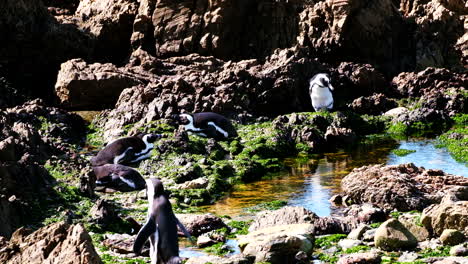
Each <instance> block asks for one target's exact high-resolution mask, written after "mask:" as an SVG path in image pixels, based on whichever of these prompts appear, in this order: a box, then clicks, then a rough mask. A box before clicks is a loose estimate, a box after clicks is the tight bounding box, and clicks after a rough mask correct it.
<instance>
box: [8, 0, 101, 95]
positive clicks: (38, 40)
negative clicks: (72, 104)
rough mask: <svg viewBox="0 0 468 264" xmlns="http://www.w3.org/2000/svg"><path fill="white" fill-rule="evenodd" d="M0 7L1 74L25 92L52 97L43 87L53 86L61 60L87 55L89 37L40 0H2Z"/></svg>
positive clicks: (50, 92) (85, 56) (89, 44)
mask: <svg viewBox="0 0 468 264" xmlns="http://www.w3.org/2000/svg"><path fill="white" fill-rule="evenodd" d="M0 10H1V11H0V17H1V19H0V35H2V42H1V43H0V61H1V62H2V67H1V68H2V69H5V70H4V71H5V73H6V75H3V74H1V75H3V77H6V78H7V79H8V80H9V81H10V82H11V83H12V84H13V86H14V87H17V88H19V89H20V91H21V93H23V94H25V95H31V94H32V95H35V96H40V97H42V98H48V97H50V96H52V91H51V90H48V89H45V88H43V87H51V85H53V83H54V82H55V78H56V76H57V68H58V66H59V65H60V63H62V62H64V61H66V60H68V59H71V58H80V57H81V58H88V55H89V54H90V52H91V49H92V42H91V41H90V39H89V37H88V36H87V35H86V34H85V33H83V32H81V31H79V30H78V29H77V28H76V27H74V26H72V25H70V24H60V23H58V22H57V21H56V20H55V19H54V18H53V17H52V16H51V15H50V14H49V13H48V12H47V9H46V8H45V6H44V4H43V3H42V1H31V0H26V1H16V0H5V1H2V2H1V3H0ZM2 71H3V70H2ZM30 87H35V88H34V89H30Z"/></svg>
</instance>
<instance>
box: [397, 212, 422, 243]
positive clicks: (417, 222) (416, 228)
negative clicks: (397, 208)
mask: <svg viewBox="0 0 468 264" xmlns="http://www.w3.org/2000/svg"><path fill="white" fill-rule="evenodd" d="M398 221H400V222H401V223H402V224H403V225H404V226H405V227H406V228H407V229H408V230H409V231H410V232H411V234H413V235H414V236H415V237H416V239H417V240H418V241H419V242H421V241H424V240H427V239H428V238H429V237H430V234H429V231H428V230H427V229H426V228H425V227H424V226H423V225H422V224H421V214H411V213H405V214H403V215H400V216H399V217H398Z"/></svg>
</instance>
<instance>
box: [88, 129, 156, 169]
mask: <svg viewBox="0 0 468 264" xmlns="http://www.w3.org/2000/svg"><path fill="white" fill-rule="evenodd" d="M161 137H162V135H160V134H138V135H136V136H133V137H124V138H119V139H117V140H115V141H113V142H111V143H109V144H108V145H107V146H105V147H104V149H102V150H101V151H99V153H98V154H97V155H96V156H95V157H93V158H92V159H91V165H93V166H102V165H104V164H112V163H113V164H128V163H134V162H137V161H140V160H142V159H147V158H149V157H150V156H151V150H152V149H153V147H154V142H155V141H156V140H158V139H160V138H161Z"/></svg>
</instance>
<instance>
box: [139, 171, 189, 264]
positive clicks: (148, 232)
mask: <svg viewBox="0 0 468 264" xmlns="http://www.w3.org/2000/svg"><path fill="white" fill-rule="evenodd" d="M146 188H147V189H146V192H147V196H148V202H149V206H148V219H147V222H146V224H145V225H144V226H143V227H142V228H141V229H140V232H138V235H137V237H136V239H135V242H134V244H133V252H135V254H137V255H139V254H140V253H141V250H142V248H143V245H144V244H145V242H146V240H148V238H149V239H150V258H151V264H178V263H181V259H180V257H179V241H178V235H177V226H179V227H180V229H181V230H182V231H183V232H184V234H185V235H186V236H187V237H190V235H189V233H188V231H187V230H186V229H185V227H184V226H183V225H182V224H181V223H180V221H179V220H178V219H177V218H176V216H175V215H174V212H173V211H172V206H171V203H170V202H169V199H168V198H167V196H166V195H165V193H164V187H163V184H162V182H161V181H160V180H159V179H156V178H150V179H148V180H146Z"/></svg>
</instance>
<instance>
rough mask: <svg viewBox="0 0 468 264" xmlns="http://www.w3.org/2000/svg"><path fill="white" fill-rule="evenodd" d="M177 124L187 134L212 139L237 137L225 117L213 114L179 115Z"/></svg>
mask: <svg viewBox="0 0 468 264" xmlns="http://www.w3.org/2000/svg"><path fill="white" fill-rule="evenodd" d="M178 118H179V123H180V124H182V125H184V127H185V130H186V131H187V132H189V133H193V134H196V135H198V136H202V137H209V138H214V139H219V140H221V139H227V138H232V137H237V131H236V129H235V128H234V126H233V125H232V123H231V121H229V119H227V118H226V117H224V116H222V115H220V114H217V113H213V112H202V113H195V114H180V115H179V117H178Z"/></svg>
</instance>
